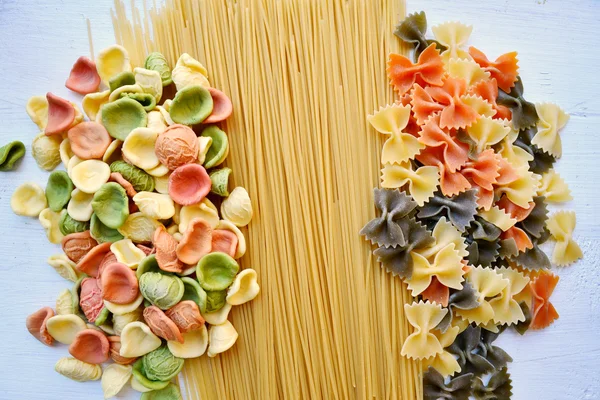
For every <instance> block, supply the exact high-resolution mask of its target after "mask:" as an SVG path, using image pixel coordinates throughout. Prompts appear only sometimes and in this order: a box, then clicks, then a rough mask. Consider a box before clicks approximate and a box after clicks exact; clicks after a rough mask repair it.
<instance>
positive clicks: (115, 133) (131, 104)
mask: <svg viewBox="0 0 600 400" xmlns="http://www.w3.org/2000/svg"><path fill="white" fill-rule="evenodd" d="M100 112H101V116H102V125H104V127H105V128H106V130H107V131H108V133H109V134H110V136H112V137H114V138H115V139H119V140H125V139H126V138H127V135H129V132H131V131H132V130H134V129H135V128H140V127H145V126H146V124H147V123H148V114H146V110H144V107H142V105H141V104H140V103H138V102H137V101H135V100H133V99H130V98H128V97H124V98H121V99H119V100H116V101H113V102H110V103H106V104H104V105H102V107H101V108H100Z"/></svg>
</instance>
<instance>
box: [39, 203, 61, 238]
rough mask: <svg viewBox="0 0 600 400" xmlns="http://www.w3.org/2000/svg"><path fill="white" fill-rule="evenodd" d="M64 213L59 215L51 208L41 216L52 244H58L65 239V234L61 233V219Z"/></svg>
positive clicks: (45, 210)
mask: <svg viewBox="0 0 600 400" xmlns="http://www.w3.org/2000/svg"><path fill="white" fill-rule="evenodd" d="M61 214H62V213H59V212H58V213H57V212H54V211H52V210H51V209H49V208H45V209H44V210H42V212H41V213H40V215H39V220H40V224H41V225H42V227H43V228H44V230H45V231H46V237H47V238H48V240H49V241H50V243H54V244H58V243H60V242H61V241H62V239H63V237H64V236H63V234H62V232H61V231H60V225H59V224H60V219H61Z"/></svg>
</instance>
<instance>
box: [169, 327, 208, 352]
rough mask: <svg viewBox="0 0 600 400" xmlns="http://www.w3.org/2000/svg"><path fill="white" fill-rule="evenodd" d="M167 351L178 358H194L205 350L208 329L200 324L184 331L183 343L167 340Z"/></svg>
mask: <svg viewBox="0 0 600 400" xmlns="http://www.w3.org/2000/svg"><path fill="white" fill-rule="evenodd" d="M167 346H168V347H169V351H170V352H171V353H172V354H173V355H174V356H175V357H180V358H196V357H200V356H201V355H202V354H204V353H205V352H206V349H207V347H208V330H207V329H206V325H202V326H201V327H200V329H196V330H193V331H189V332H185V333H184V334H183V343H179V342H176V341H174V340H169V341H167Z"/></svg>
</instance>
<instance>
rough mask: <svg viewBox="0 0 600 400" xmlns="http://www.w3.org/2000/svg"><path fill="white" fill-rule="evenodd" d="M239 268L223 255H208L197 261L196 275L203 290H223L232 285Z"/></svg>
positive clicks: (218, 253) (234, 262) (231, 259)
mask: <svg viewBox="0 0 600 400" xmlns="http://www.w3.org/2000/svg"><path fill="white" fill-rule="evenodd" d="M239 269H240V267H239V265H238V263H237V262H236V261H235V260H234V259H233V258H231V257H230V256H229V255H227V254H225V253H220V252H216V253H210V254H207V255H205V256H204V257H202V259H201V260H200V261H198V267H197V269H196V275H197V276H198V282H200V286H202V288H203V289H205V290H213V291H214V290H225V289H227V288H228V287H229V285H231V284H232V283H233V280H234V279H235V275H236V274H237V273H238V271H239Z"/></svg>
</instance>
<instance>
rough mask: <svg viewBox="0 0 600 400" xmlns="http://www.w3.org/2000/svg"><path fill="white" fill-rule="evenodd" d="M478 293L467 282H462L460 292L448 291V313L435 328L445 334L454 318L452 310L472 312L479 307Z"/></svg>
mask: <svg viewBox="0 0 600 400" xmlns="http://www.w3.org/2000/svg"><path fill="white" fill-rule="evenodd" d="M478 296H479V293H477V291H476V290H475V289H474V288H473V285H471V283H469V281H464V282H463V287H462V289H460V290H455V289H450V296H449V297H448V307H447V308H448V312H447V313H446V315H445V316H444V318H443V319H442V320H441V321H440V323H439V324H438V325H437V326H436V327H435V329H439V330H440V331H441V332H442V333H446V331H447V330H448V328H450V326H452V319H453V317H454V312H453V310H454V309H455V308H457V309H459V310H472V309H474V308H477V307H478V306H479V301H478V300H477V299H478Z"/></svg>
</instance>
